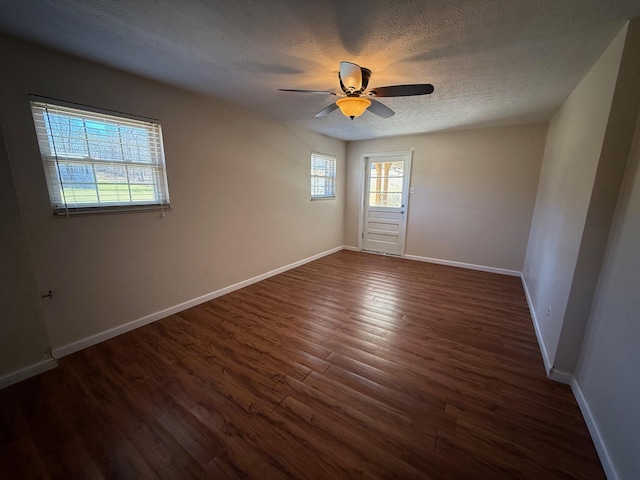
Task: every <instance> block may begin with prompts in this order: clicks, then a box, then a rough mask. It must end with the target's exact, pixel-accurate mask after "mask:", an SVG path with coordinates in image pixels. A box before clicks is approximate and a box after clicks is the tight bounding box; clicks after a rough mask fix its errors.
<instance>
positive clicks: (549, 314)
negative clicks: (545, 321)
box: [547, 305, 551, 317]
mask: <svg viewBox="0 0 640 480" xmlns="http://www.w3.org/2000/svg"><path fill="white" fill-rule="evenodd" d="M550 316H551V305H549V306H548V307H547V317H550Z"/></svg>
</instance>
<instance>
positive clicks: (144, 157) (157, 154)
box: [31, 101, 169, 215]
mask: <svg viewBox="0 0 640 480" xmlns="http://www.w3.org/2000/svg"><path fill="white" fill-rule="evenodd" d="M31 111H32V113H33V121H34V124H35V128H36V134H37V136H38V144H39V146H40V153H41V154H42V163H43V166H44V172H45V177H46V179H47V186H48V187H49V197H50V198H51V205H52V206H53V211H54V213H56V214H61V215H69V214H74V213H91V212H104V211H112V210H116V209H117V210H122V209H126V210H146V209H164V208H168V207H169V189H168V187H167V176H166V169H165V162H164V151H163V145H162V130H161V128H160V124H159V123H157V122H154V121H151V120H140V119H134V118H127V117H122V116H119V114H111V113H99V112H96V111H91V110H84V109H82V110H80V109H78V108H71V107H69V106H64V105H60V104H54V103H49V102H43V101H31Z"/></svg>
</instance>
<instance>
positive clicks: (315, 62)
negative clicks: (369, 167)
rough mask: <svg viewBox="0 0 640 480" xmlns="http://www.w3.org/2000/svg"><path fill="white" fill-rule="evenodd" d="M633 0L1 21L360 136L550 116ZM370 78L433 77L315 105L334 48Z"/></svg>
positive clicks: (19, 11) (215, 5) (66, 46)
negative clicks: (377, 111) (409, 92)
mask: <svg viewBox="0 0 640 480" xmlns="http://www.w3.org/2000/svg"><path fill="white" fill-rule="evenodd" d="M638 15H640V1H638V0H609V1H607V0H598V1H596V0H544V1H532V0H513V1H510V0H500V1H494V0H468V1H463V0H439V1H411V0H398V1H377V0H368V1H360V0H351V1H344V0H340V1H338V0H324V1H323V0H315V1H313V0H308V1H307V0H268V1H267V0H264V1H259V0H256V1H250V0H233V1H232V0H218V1H215V0H209V1H207V0H180V1H177V0H173V1H172V0H120V1H115V0H112V1H109V0H84V1H80V0H2V1H1V2H0V31H2V32H4V33H7V34H10V35H13V36H17V37H21V38H25V39H28V40H31V41H33V42H36V43H40V44H44V45H47V46H50V47H53V48H56V49H59V50H62V51H65V52H69V53H72V54H75V55H78V56H81V57H85V58H88V59H91V60H95V61H97V62H101V63H104V64H107V65H110V66H114V67H117V68H120V69H123V70H126V71H130V72H133V73H137V74H140V75H143V76H146V77H150V78H154V79H157V80H160V81H163V82H167V83H170V84H173V85H178V86H182V87H185V88H187V89H190V90H195V91H199V92H202V93H205V94H209V95H212V96H215V97H218V98H224V99H227V100H231V101H233V102H237V103H241V104H244V105H247V106H249V107H251V108H253V109H254V110H257V111H260V112H262V113H263V114H265V115H268V116H271V117H273V118H275V119H277V120H280V121H283V122H287V123H294V124H297V125H301V126H304V127H307V128H309V129H311V130H315V131H317V132H321V133H325V134H328V135H331V136H334V137H337V138H342V139H347V140H355V139H364V138H375V137H381V136H389V135H403V134H410V133H417V132H432V131H438V130H444V129H452V128H465V127H475V126H489V125H504V124H513V123H522V122H530V121H538V120H547V119H549V118H550V117H551V115H552V114H553V112H554V111H555V110H556V109H557V108H558V107H559V106H560V104H561V103H562V102H563V101H564V100H565V99H566V97H567V96H568V95H569V93H570V92H571V91H572V90H573V88H574V87H575V86H576V85H577V83H578V82H579V81H580V79H581V78H582V77H583V76H584V74H585V73H586V72H587V71H588V70H589V68H590V67H591V66H592V65H593V63H594V62H595V61H596V60H597V58H598V56H599V55H600V54H601V53H602V52H603V51H604V49H605V48H606V47H607V46H608V44H609V43H610V42H611V40H612V39H613V37H614V36H615V34H616V33H617V32H618V31H619V30H620V28H621V27H622V26H623V24H624V22H625V21H626V20H628V19H630V18H632V17H634V16H638ZM341 60H348V61H352V62H355V63H358V64H360V65H362V66H365V67H368V68H370V69H371V70H372V72H373V73H372V77H371V82H370V86H373V87H375V86H386V85H392V84H408V83H432V84H433V85H434V86H435V92H434V93H433V94H432V95H429V96H424V97H403V98H384V99H381V101H382V102H383V103H385V104H386V105H387V106H389V107H391V108H392V109H393V110H395V112H396V115H395V116H393V117H391V118H389V119H382V118H380V117H377V116H375V115H373V114H371V113H369V112H366V113H365V114H364V115H363V116H362V117H360V118H356V119H355V120H353V121H351V120H349V119H348V118H346V117H344V116H342V115H341V114H340V112H339V111H335V112H333V113H331V114H330V115H328V116H326V117H322V118H315V117H314V115H315V113H316V112H318V111H319V110H321V109H322V108H323V107H325V106H326V105H328V104H329V103H331V102H333V101H335V98H336V97H331V96H324V95H306V94H296V93H284V92H278V91H277V89H278V88H302V89H322V90H324V89H330V90H335V89H336V88H337V87H338V81H337V71H338V67H339V62H340V61H341Z"/></svg>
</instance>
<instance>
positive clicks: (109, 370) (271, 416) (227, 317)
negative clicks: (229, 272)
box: [0, 251, 604, 480]
mask: <svg viewBox="0 0 640 480" xmlns="http://www.w3.org/2000/svg"><path fill="white" fill-rule="evenodd" d="M0 478H2V479H13V478H16V479H17V478H64V479H73V478H79V479H80V478H81V479H93V478H96V479H101V478H113V479H127V478H132V479H133V478H135V479H147V478H148V479H153V478H162V479H191V478H215V479H235V478H242V479H269V480H271V479H357V478H362V479H365V478H366V479H405V478H416V479H418V478H424V479H429V478H431V479H458V478H462V479H467V478H468V479H483V478H491V479H503V478H504V479H511V478H527V479H545V480H548V479H554V478H576V479H602V478H604V473H603V471H602V468H601V466H600V463H599V461H598V458H597V455H596V452H595V449H594V447H593V444H592V442H591V439H590V437H589V434H588V432H587V428H586V426H585V424H584V421H583V419H582V417H581V415H580V412H579V410H578V407H577V405H576V403H575V400H574V398H573V396H572V394H571V391H570V390H569V388H568V387H566V386H565V385H560V384H558V383H555V382H552V381H550V380H548V379H547V378H546V376H545V374H544V368H543V365H542V360H541V357H540V352H539V350H538V346H537V343H536V338H535V334H534V331H533V327H532V324H531V319H530V317H529V312H528V309H527V305H526V302H525V299H524V293H523V290H522V286H521V283H520V280H519V279H518V278H515V277H506V276H500V275H495V274H490V273H484V272H476V271H470V270H463V269H457V268H452V267H445V266H439V265H431V264H426V263H419V262H412V261H408V260H401V259H397V258H390V257H382V256H376V255H367V254H362V253H356V252H349V251H342V252H338V253H336V254H333V255H330V256H328V257H325V258H323V259H320V260H318V261H315V262H312V263H309V264H307V265H304V266H302V267H299V268H296V269H294V270H290V271H288V272H286V273H283V274H281V275H278V276H276V277H272V278H270V279H268V280H265V281H262V282H260V283H257V284H254V285H252V286H250V287H247V288H244V289H242V290H239V291H236V292H233V293H230V294H228V295H225V296H223V297H220V298H218V299H216V300H213V301H210V302H207V303H205V304H202V305H200V306H198V307H195V308H192V309H189V310H186V311H184V312H181V313H179V314H176V315H173V316H171V317H168V318H166V319H163V320H160V321H158V322H156V323H153V324H151V325H147V326H145V327H143V328H140V329H138V330H136V331H133V332H130V333H127V334H125V335H122V336H120V337H117V338H114V339H112V340H109V341H107V342H104V343H102V344H100V345H96V346H94V347H91V348H88V349H86V350H84V351H81V352H78V353H76V354H73V355H70V356H68V357H65V358H63V359H61V360H60V362H59V368H57V369H55V370H52V371H49V372H47V373H44V374H42V375H40V376H38V377H35V378H32V379H30V380H27V381H25V382H22V383H20V384H18V385H14V386H12V387H9V388H7V389H4V390H2V391H0Z"/></svg>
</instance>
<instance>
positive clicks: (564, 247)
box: [523, 28, 626, 366]
mask: <svg viewBox="0 0 640 480" xmlns="http://www.w3.org/2000/svg"><path fill="white" fill-rule="evenodd" d="M625 35H626V28H625V29H624V30H623V31H622V32H620V34H619V35H618V36H617V37H616V39H615V40H614V42H613V43H612V44H611V46H610V47H609V48H608V49H607V51H606V52H605V53H604V54H603V55H602V57H601V58H600V59H599V60H598V62H597V63H596V64H595V65H594V67H593V68H592V69H591V71H590V72H589V73H588V74H587V75H586V76H585V78H584V79H583V80H582V82H581V83H580V84H579V85H578V87H577V88H576V89H575V90H574V92H573V93H572V94H571V96H570V97H569V98H568V99H567V101H566V102H565V103H564V105H563V106H562V108H561V109H560V110H559V111H558V113H557V114H556V115H555V116H554V118H553V119H552V121H551V123H550V126H549V133H548V138H547V143H546V148H545V153H544V161H543V165H542V171H541V175H540V185H539V188H538V194H537V200H536V206H535V212H534V216H533V221H532V226H531V233H530V237H529V244H528V248H527V255H526V260H525V266H524V272H523V273H524V276H525V280H526V283H527V287H528V290H529V294H530V296H531V301H532V307H533V310H534V313H535V317H536V318H537V320H538V329H539V331H540V334H541V338H542V341H543V349H544V350H545V351H546V354H547V357H548V358H547V359H546V362H547V365H548V366H553V365H554V360H555V356H556V351H557V346H558V341H559V339H560V335H561V331H562V326H563V322H564V318H565V312H566V308H567V301H568V298H569V293H570V291H571V286H572V282H573V276H574V271H575V268H576V262H577V258H578V252H579V249H580V243H581V241H582V234H583V231H584V226H585V220H586V216H587V211H588V209H589V202H590V199H591V193H592V189H593V185H594V180H595V176H596V171H597V168H598V162H599V160H600V154H601V150H602V143H603V140H604V135H605V130H606V127H607V120H608V117H609V112H610V108H611V101H612V98H613V92H614V88H615V85H616V79H617V74H618V66H619V64H620V59H621V56H622V49H623V46H624V40H625ZM594 92H597V94H595V93H594ZM583 301H585V302H588V303H589V304H590V302H591V299H590V298H586V299H583ZM549 306H551V312H550V314H549V315H548V316H547V309H548V307H549ZM573 341H574V342H575V343H577V344H578V348H579V346H580V344H581V339H580V338H578V339H575V338H574V339H573Z"/></svg>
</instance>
